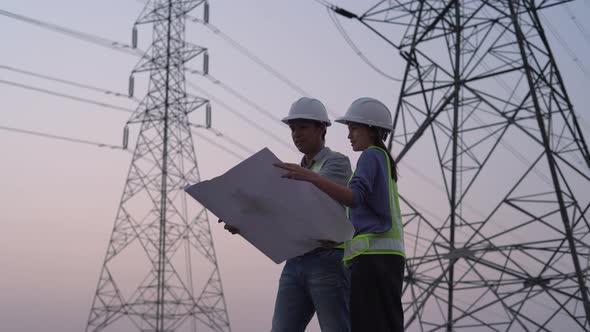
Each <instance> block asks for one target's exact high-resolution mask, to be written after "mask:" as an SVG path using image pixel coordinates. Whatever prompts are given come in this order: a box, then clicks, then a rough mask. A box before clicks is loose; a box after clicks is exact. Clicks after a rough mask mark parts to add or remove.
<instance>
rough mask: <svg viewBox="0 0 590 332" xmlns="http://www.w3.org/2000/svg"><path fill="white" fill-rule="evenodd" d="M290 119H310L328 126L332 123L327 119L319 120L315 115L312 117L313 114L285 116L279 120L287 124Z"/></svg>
mask: <svg viewBox="0 0 590 332" xmlns="http://www.w3.org/2000/svg"><path fill="white" fill-rule="evenodd" d="M292 120H311V121H317V122H321V123H325V124H326V127H329V126H331V125H332V123H331V122H330V121H329V120H328V121H326V120H319V119H318V118H316V117H313V116H305V115H297V116H287V117H285V118H283V119H282V120H281V121H282V122H283V123H284V124H286V125H288V124H289V121H292Z"/></svg>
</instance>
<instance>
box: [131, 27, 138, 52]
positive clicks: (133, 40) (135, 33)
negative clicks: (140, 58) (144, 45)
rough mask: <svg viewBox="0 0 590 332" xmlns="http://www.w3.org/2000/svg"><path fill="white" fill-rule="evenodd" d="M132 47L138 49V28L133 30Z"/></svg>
mask: <svg viewBox="0 0 590 332" xmlns="http://www.w3.org/2000/svg"><path fill="white" fill-rule="evenodd" d="M131 46H132V47H133V48H137V27H135V26H133V30H131Z"/></svg>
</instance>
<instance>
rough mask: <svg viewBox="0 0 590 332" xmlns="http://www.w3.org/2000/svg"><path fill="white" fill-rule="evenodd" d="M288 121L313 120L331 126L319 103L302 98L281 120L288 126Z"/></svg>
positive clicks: (322, 106) (311, 99)
mask: <svg viewBox="0 0 590 332" xmlns="http://www.w3.org/2000/svg"><path fill="white" fill-rule="evenodd" d="M290 120H313V121H319V122H323V123H325V124H326V126H329V125H331V124H332V123H330V119H329V118H328V112H327V111H326V108H325V107H324V104H322V102H321V101H319V100H317V99H313V98H308V97H302V98H299V99H298V100H297V101H296V102H294V103H293V104H292V105H291V109H289V115H287V117H285V118H284V119H283V120H281V121H283V122H284V123H286V124H289V121H290Z"/></svg>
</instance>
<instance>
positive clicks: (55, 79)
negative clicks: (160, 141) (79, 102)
mask: <svg viewBox="0 0 590 332" xmlns="http://www.w3.org/2000/svg"><path fill="white" fill-rule="evenodd" d="M0 69H5V70H9V71H13V72H16V73H20V74H24V75H29V76H33V77H38V78H42V79H45V80H49V81H53V82H58V83H63V84H67V85H71V86H75V87H78V88H82V89H87V90H92V91H96V92H101V93H104V94H106V95H109V96H114V97H121V98H125V99H131V100H135V101H137V102H139V99H137V98H134V97H129V95H128V94H126V93H121V92H116V91H112V90H108V89H103V88H99V87H95V86H92V85H88V84H84V83H78V82H74V81H71V80H66V79H62V78H58V77H55V76H49V75H45V74H39V73H36V72H32V71H28V70H24V69H19V68H16V67H12V66H5V65H0Z"/></svg>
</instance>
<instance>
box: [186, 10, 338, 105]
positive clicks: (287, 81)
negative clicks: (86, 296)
mask: <svg viewBox="0 0 590 332" xmlns="http://www.w3.org/2000/svg"><path fill="white" fill-rule="evenodd" d="M189 19H190V20H191V21H193V22H195V23H200V24H203V25H204V26H205V27H206V28H208V29H209V30H210V31H211V32H213V33H214V34H215V35H217V36H218V37H219V38H221V39H222V40H223V41H225V42H226V43H227V44H228V45H229V46H231V47H233V48H234V49H236V50H237V51H238V52H240V53H241V54H242V55H244V56H245V57H246V58H248V59H249V60H251V61H252V62H254V63H255V64H257V65H258V66H260V67H261V68H262V69H264V70H265V71H267V72H268V73H269V74H271V75H273V76H274V77H275V78H277V79H278V80H280V81H282V82H283V83H285V85H287V86H288V87H290V88H291V89H293V90H294V91H295V92H297V93H298V94H300V95H302V96H305V97H312V94H311V93H309V92H308V91H307V90H305V89H304V88H302V87H301V86H300V85H298V84H296V83H295V82H293V80H291V79H289V78H288V77H287V76H286V75H285V74H283V73H281V72H279V71H278V70H277V69H276V68H274V67H272V66H271V65H269V64H268V63H267V62H265V61H264V60H262V59H261V58H260V57H259V56H257V55H255V54H254V52H252V51H251V50H249V49H248V48H246V47H245V46H244V45H242V44H240V43H239V42H238V41H236V40H235V39H233V38H231V37H230V36H229V35H228V34H227V33H225V32H223V31H221V29H220V28H219V27H217V26H215V25H213V24H211V23H209V22H204V21H203V20H201V19H199V18H196V17H190V18H189ZM331 109H332V108H331V107H328V108H327V111H328V113H329V114H330V115H332V116H336V113H334V112H333V111H331Z"/></svg>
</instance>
